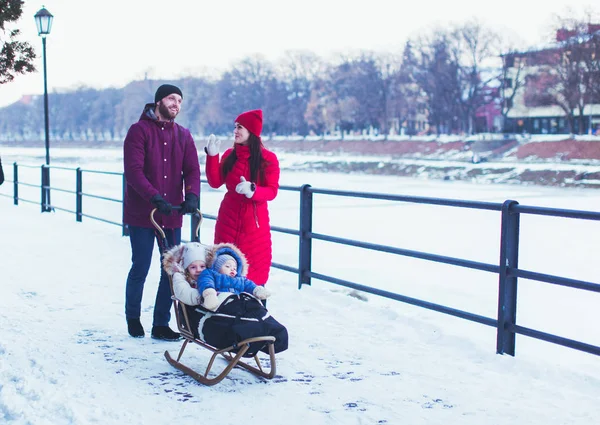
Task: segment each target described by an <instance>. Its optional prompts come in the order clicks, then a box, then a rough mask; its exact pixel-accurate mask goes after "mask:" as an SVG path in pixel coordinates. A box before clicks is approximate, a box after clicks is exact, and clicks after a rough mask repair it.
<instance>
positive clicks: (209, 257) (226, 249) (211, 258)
mask: <svg viewBox="0 0 600 425" xmlns="http://www.w3.org/2000/svg"><path fill="white" fill-rule="evenodd" d="M221 254H229V255H231V256H232V257H233V258H235V261H236V262H237V275H238V276H246V275H247V274H248V260H246V256H245V255H244V253H243V252H242V251H240V249H239V248H238V247H237V246H235V245H234V244H232V243H218V244H216V245H213V246H212V247H210V248H208V249H207V251H206V268H208V269H212V268H213V265H214V263H215V259H216V258H217V257H218V256H219V255H221ZM165 271H166V269H165ZM217 272H218V270H217Z"/></svg>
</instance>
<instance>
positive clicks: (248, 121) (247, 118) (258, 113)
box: [235, 109, 263, 137]
mask: <svg viewBox="0 0 600 425" xmlns="http://www.w3.org/2000/svg"><path fill="white" fill-rule="evenodd" d="M235 122H237V123H239V124H241V125H243V126H244V127H246V129H247V130H248V131H249V132H250V133H252V134H254V135H255V136H256V137H260V132H261V131H262V122H263V114H262V110H261V109H254V110H252V111H246V112H242V113H241V114H240V115H239V116H238V117H237V118H236V119H235Z"/></svg>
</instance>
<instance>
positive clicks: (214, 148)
mask: <svg viewBox="0 0 600 425" xmlns="http://www.w3.org/2000/svg"><path fill="white" fill-rule="evenodd" d="M220 146H221V141H220V140H219V139H217V136H215V135H214V134H211V135H210V136H208V142H207V143H206V153H207V154H208V156H215V155H218V154H219V147H220Z"/></svg>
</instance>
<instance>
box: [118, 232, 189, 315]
mask: <svg viewBox="0 0 600 425" xmlns="http://www.w3.org/2000/svg"><path fill="white" fill-rule="evenodd" d="M164 231H165V235H166V237H167V241H168V242H169V247H173V246H175V245H179V244H180V243H181V229H164ZM155 240H156V242H157V243H158V249H159V251H160V254H161V256H160V259H161V264H160V270H161V272H160V273H161V274H160V282H159V283H158V291H157V292H156V301H155V302H154V322H153V326H168V325H169V320H170V319H171V306H172V305H173V300H171V285H170V284H169V276H167V274H166V273H165V271H164V270H163V268H162V254H163V250H164V247H162V246H161V241H160V239H159V237H158V236H157V235H156V233H155V229H150V228H146V227H137V226H129V241H130V243H131V263H132V264H131V270H129V275H128V276H127V284H126V287H125V317H127V318H128V319H139V317H140V315H141V307H142V294H143V292H144V283H145V282H146V276H148V270H150V264H151V263H152V251H153V250H154V241H155Z"/></svg>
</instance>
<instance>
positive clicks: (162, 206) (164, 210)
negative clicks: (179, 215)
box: [150, 194, 173, 215]
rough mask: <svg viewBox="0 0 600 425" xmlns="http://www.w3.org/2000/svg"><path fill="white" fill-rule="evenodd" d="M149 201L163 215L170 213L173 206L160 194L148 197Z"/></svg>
mask: <svg viewBox="0 0 600 425" xmlns="http://www.w3.org/2000/svg"><path fill="white" fill-rule="evenodd" d="M150 202H151V203H152V204H153V205H154V206H155V207H156V209H157V210H158V212H159V213H161V214H163V215H171V210H172V209H173V206H172V205H171V204H169V203H168V202H167V201H165V200H164V199H163V197H162V196H160V195H159V194H156V195H154V196H153V197H152V199H150Z"/></svg>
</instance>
